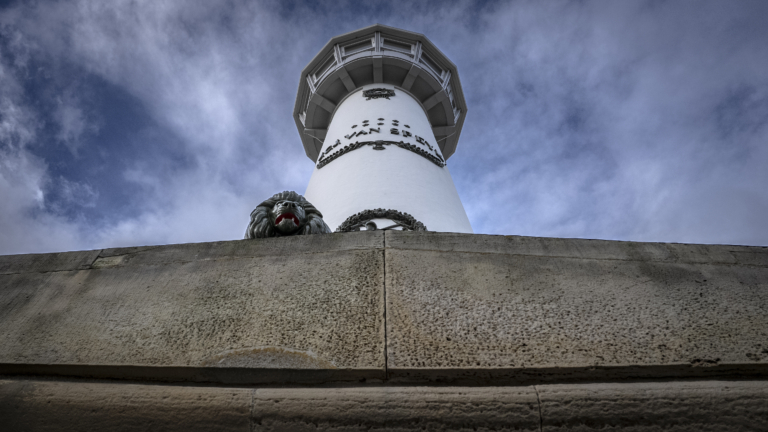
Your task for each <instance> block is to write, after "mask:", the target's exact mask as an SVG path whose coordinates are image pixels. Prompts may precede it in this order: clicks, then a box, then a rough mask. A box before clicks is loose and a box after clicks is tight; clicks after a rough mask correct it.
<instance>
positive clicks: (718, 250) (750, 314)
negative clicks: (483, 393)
mask: <svg viewBox="0 0 768 432" xmlns="http://www.w3.org/2000/svg"><path fill="white" fill-rule="evenodd" d="M385 243H386V258H385V260H386V278H387V280H386V286H387V292H386V295H387V363H388V373H389V377H390V379H393V380H395V381H404V380H416V381H421V380H440V381H448V382H450V381H455V380H463V379H469V380H473V381H476V382H477V381H480V382H487V383H494V382H496V383H499V382H508V383H527V382H530V383H535V382H547V380H549V379H553V380H560V381H561V382H562V380H566V381H567V380H579V379H586V380H606V379H626V378H633V377H644V378H649V377H657V378H658V377H677V376H712V377H714V376H718V375H720V376H742V374H752V375H765V374H766V371H768V368H767V367H766V366H768V314H766V313H765V311H766V310H768V248H759V247H742V246H708V245H684V244H663V243H633V242H615V241H598V240H579V239H551V238H532V237H514V236H509V237H505V236H484V235H462V234H445V233H439V234H438V233H399V232H394V231H390V232H387V234H386V241H385Z"/></svg>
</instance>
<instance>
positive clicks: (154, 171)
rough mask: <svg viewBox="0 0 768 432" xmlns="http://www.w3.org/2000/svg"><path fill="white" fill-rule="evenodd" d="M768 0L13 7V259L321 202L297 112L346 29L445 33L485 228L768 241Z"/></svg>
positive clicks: (1, 122)
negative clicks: (266, 203) (308, 68)
mask: <svg viewBox="0 0 768 432" xmlns="http://www.w3.org/2000/svg"><path fill="white" fill-rule="evenodd" d="M767 8H768V7H767V6H765V5H764V3H763V2H746V1H739V2H650V1H649V2H589V1H581V2H526V1H517V2H455V3H450V4H446V3H445V2H432V3H427V2H424V3H419V2H402V3H384V2H372V3H367V2H366V3H365V4H363V5H361V4H359V2H340V3H338V2H337V3H333V4H330V3H329V4H323V3H318V2H306V3H304V2H250V1H248V2H246V1H228V2H223V3H219V2H196V3H195V2H181V1H178V2H174V1H170V2H149V1H146V2H136V1H130V2H129V1H114V2H108V3H104V2H96V1H72V2H43V3H35V4H26V3H13V4H11V5H9V6H6V7H4V8H3V9H0V155H1V156H2V163H1V164H0V199H2V200H3V202H4V205H3V206H2V208H0V253H22V252H33V251H36V252H39V251H53V250H68V249H81V248H96V247H108V246H118V245H137V244H158V243H176V242H193V241H209V240H223V239H235V238H240V236H241V235H242V232H241V231H243V229H244V227H245V225H246V224H247V218H248V214H249V212H250V210H251V208H252V207H253V206H254V205H255V204H256V203H257V202H259V201H260V200H261V199H263V198H264V197H266V196H268V195H270V194H272V193H274V192H277V191H281V190H285V189H293V190H297V191H299V192H301V191H303V190H304V189H305V187H306V184H307V182H308V180H309V176H310V174H311V171H312V163H311V162H310V161H309V160H308V159H306V157H305V156H304V154H303V148H302V146H301V143H300V140H299V137H298V134H297V132H296V130H295V126H294V125H293V120H292V118H291V112H292V108H293V99H294V97H295V92H296V87H297V85H298V81H299V73H300V71H301V69H302V68H303V67H304V65H305V64H306V63H307V62H308V61H309V60H310V59H311V58H312V57H313V56H314V55H315V53H316V52H317V51H318V50H319V49H320V48H321V47H322V46H323V45H324V44H325V42H326V41H327V40H328V39H329V38H330V37H332V36H334V35H336V34H339V33H343V32H346V31H351V30H354V29H356V28H359V27H363V26H366V25H370V24H372V23H375V22H381V23H383V24H387V25H392V26H395V27H400V28H405V29H408V30H412V31H417V32H421V33H424V34H426V35H427V36H428V37H429V38H430V39H432V40H433V41H434V42H435V43H436V44H437V45H438V47H439V48H440V49H441V50H443V51H444V52H445V53H446V54H447V55H448V56H449V57H450V58H451V59H452V60H453V61H454V63H456V64H457V66H458V67H459V72H460V74H461V79H462V83H463V86H464V93H465V95H466V97H467V101H468V104H469V109H470V111H469V114H468V118H467V121H466V123H465V127H464V131H463V132H462V137H461V140H460V143H459V147H458V151H457V153H456V154H455V155H454V156H453V157H452V158H451V159H450V160H449V168H450V170H451V172H452V174H453V176H454V180H455V182H456V185H457V187H458V189H459V192H460V195H461V197H462V200H463V202H464V205H465V207H466V209H467V211H468V214H469V216H470V220H471V222H472V225H473V227H474V229H475V231H476V232H479V233H493V234H521V235H534V236H564V237H588V238H608V239H625V240H643V241H682V242H699V243H738V244H761V245H765V244H768V228H766V227H765V223H764V222H763V219H764V216H763V215H765V214H766V211H767V210H768V192H766V185H767V184H768V174H766V172H768V169H766V168H768V142H767V141H768V140H767V139H768V128H767V127H766V124H767V122H768V76H766V74H765V72H764V71H765V70H768V69H767V68H768V64H767V63H768V55H767V54H768V52H767V51H768V44H767V43H766V42H768V31H767V30H766V29H765V28H764V27H765V26H764V19H763V18H762V17H764V16H766V12H768V10H766V9H767Z"/></svg>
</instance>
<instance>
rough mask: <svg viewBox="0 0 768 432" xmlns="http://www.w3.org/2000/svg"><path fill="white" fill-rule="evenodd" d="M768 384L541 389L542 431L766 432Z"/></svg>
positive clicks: (659, 384) (544, 387)
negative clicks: (661, 431)
mask: <svg viewBox="0 0 768 432" xmlns="http://www.w3.org/2000/svg"><path fill="white" fill-rule="evenodd" d="M767 384H768V382H766V381H753V382H740V381H699V382H665V383H624V384H619V383H611V384H582V385H542V386H536V389H537V390H538V394H539V398H540V399H541V417H542V431H543V432H556V431H563V432H565V431H568V432H576V431H579V432H587V431H605V430H621V431H633V432H642V431H658V430H665V431H681V432H682V431H691V432H705V431H712V432H722V431H734V432H736V431H739V432H740V431H765V430H768V385H767Z"/></svg>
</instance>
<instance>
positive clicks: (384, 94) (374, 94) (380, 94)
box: [363, 88, 395, 100]
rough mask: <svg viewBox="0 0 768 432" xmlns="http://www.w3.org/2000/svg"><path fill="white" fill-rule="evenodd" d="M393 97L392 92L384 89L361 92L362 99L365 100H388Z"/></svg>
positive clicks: (393, 92)
mask: <svg viewBox="0 0 768 432" xmlns="http://www.w3.org/2000/svg"><path fill="white" fill-rule="evenodd" d="M394 95H395V91H394V90H390V89H385V88H375V89H370V90H363V97H364V98H365V100H371V99H378V98H384V99H387V100H389V98H390V97H391V96H394Z"/></svg>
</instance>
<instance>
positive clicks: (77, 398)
mask: <svg viewBox="0 0 768 432" xmlns="http://www.w3.org/2000/svg"><path fill="white" fill-rule="evenodd" d="M251 398H252V391H251V390H247V389H231V388H230V389H225V388H205V387H172V386H151V385H137V384H101V383H71V382H47V381H20V380H0V425H1V426H0V429H2V430H5V431H57V432H58V431H63V432H66V431H113V432H114V431H228V432H229V431H232V432H234V431H240V432H249V431H250V421H249V419H248V415H249V413H250V407H251Z"/></svg>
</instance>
